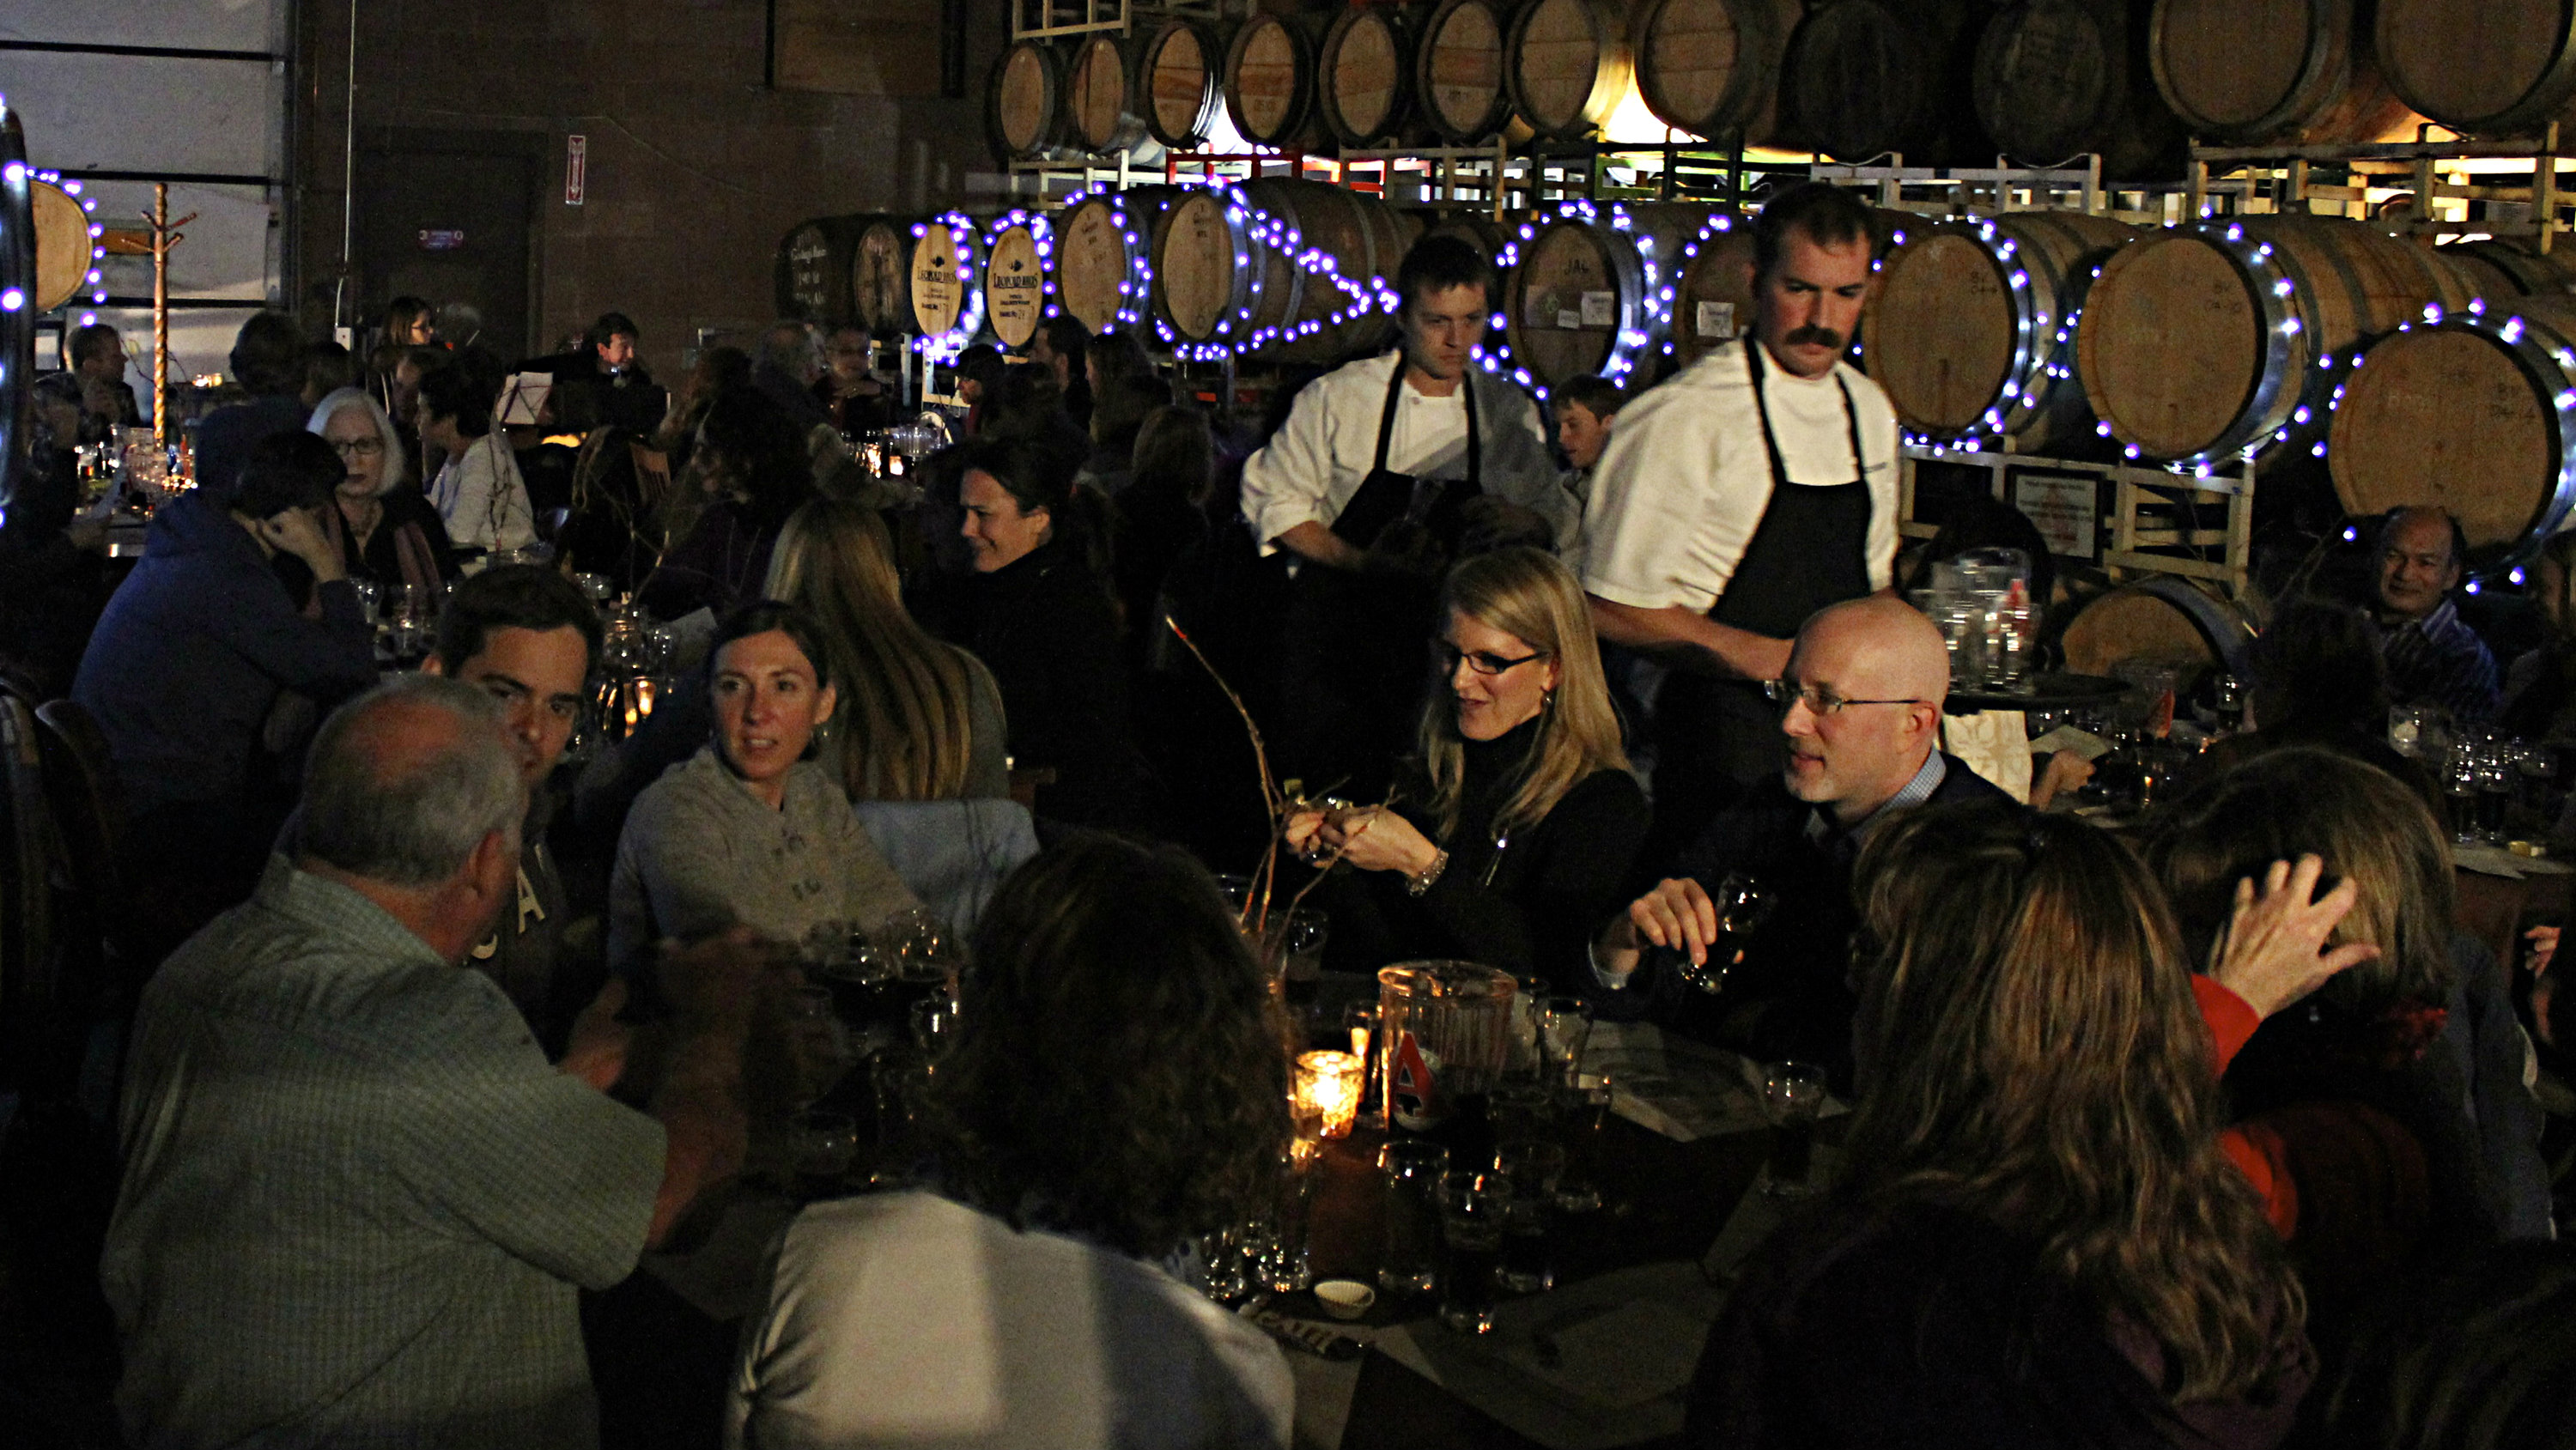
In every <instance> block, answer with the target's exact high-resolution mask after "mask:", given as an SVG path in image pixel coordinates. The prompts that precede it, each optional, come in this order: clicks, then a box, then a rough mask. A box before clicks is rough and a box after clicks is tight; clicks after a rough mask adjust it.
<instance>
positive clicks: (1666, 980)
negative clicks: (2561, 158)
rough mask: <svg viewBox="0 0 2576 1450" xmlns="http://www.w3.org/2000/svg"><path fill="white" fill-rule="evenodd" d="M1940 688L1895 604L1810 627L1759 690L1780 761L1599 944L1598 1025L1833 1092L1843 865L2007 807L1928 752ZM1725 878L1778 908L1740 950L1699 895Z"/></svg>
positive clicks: (1842, 1044)
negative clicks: (1787, 1074)
mask: <svg viewBox="0 0 2576 1450" xmlns="http://www.w3.org/2000/svg"><path fill="white" fill-rule="evenodd" d="M1949 689H1950V656H1949V651H1948V650H1947V648H1945V647H1944V646H1943V644H1942V642H1941V631H1940V630H1939V629H1937V628H1935V627H1934V626H1933V624H1932V622H1931V621H1930V620H1928V619H1926V618H1924V617H1923V616H1922V615H1921V614H1920V613H1918V612H1916V611H1915V610H1914V609H1913V608H1912V607H1910V606H1908V605H1906V604H1905V603H1903V602H1902V601H1900V600H1897V599H1894V598H1891V597H1889V596H1886V595H1871V596H1869V597H1867V598H1863V599H1855V600H1852V601H1850V602H1848V603H1844V604H1837V605H1834V606H1832V607H1830V608H1827V609H1823V610H1819V611H1818V612H1817V613H1815V614H1814V615H1812V616H1810V617H1809V618H1808V620H1807V622H1806V623H1805V624H1804V625H1803V626H1801V627H1800V628H1799V630H1798V634H1797V638H1796V639H1795V640H1794V641H1793V642H1792V644H1791V647H1790V652H1789V666H1788V669H1787V671H1786V672H1785V673H1784V674H1783V675H1782V676H1781V677H1780V678H1779V679H1778V680H1774V681H1772V682H1770V683H1769V685H1768V686H1767V687H1766V690H1767V693H1768V694H1769V695H1770V696H1771V698H1772V701H1773V706H1774V708H1775V709H1776V710H1777V711H1778V713H1779V720H1780V734H1781V736H1782V745H1783V746H1784V747H1785V750H1786V753H1787V756H1788V762H1787V764H1786V765H1784V766H1783V767H1782V768H1781V771H1780V774H1779V775H1778V777H1776V778H1775V779H1773V780H1770V781H1766V782H1764V783H1763V784H1762V785H1760V786H1757V787H1755V788H1754V789H1753V791H1752V792H1751V793H1750V794H1749V795H1747V796H1746V797H1745V799H1743V800H1742V801H1740V802H1738V803H1737V804H1736V805H1734V806H1732V807H1730V808H1729V809H1727V810H1726V811H1724V812H1722V813H1721V814H1720V815H1719V816H1718V817H1717V818H1716V820H1715V821H1714V822H1712V823H1711V824H1710V826H1709V827H1708V829H1707V830H1706V831H1705V832H1704V833H1703V834H1702V835H1701V836H1700V838H1699V840H1698V842H1697V844H1695V845H1693V846H1692V847H1691V848H1690V849H1689V850H1688V851H1686V852H1684V853H1683V854H1682V857H1681V860H1680V862H1679V863H1678V866H1677V869H1676V870H1675V871H1674V873H1673V875H1672V877H1671V878H1670V879H1668V880H1666V881H1664V882H1663V883H1662V884H1660V885H1658V886H1657V887H1655V889H1654V890H1652V891H1649V892H1647V893H1646V894H1645V895H1644V896H1642V897H1640V898H1638V899H1637V900H1636V901H1635V902H1633V903H1631V904H1630V906H1629V908H1628V910H1627V912H1626V914H1624V915H1622V916H1620V917H1618V918H1617V919H1615V920H1613V921H1612V922H1611V923H1610V924H1609V926H1608V927H1607V928H1606V929H1605V930H1604V931H1603V932H1602V933H1601V936H1600V938H1599V939H1598V940H1597V941H1596V942H1595V943H1594V945H1593V970H1594V975H1595V977H1596V978H1597V981H1596V986H1597V988H1598V991H1597V992H1596V994H1595V995H1596V1000H1597V1001H1598V1003H1599V1009H1600V1013H1601V1015H1602V1016H1603V1017H1605V1018H1610V1019H1613V1020H1619V1019H1627V1020H1636V1019H1652V1020H1654V1021H1657V1022H1660V1023H1662V1024H1663V1025H1665V1026H1666V1027H1669V1028H1674V1029H1677V1030H1679V1031H1681V1032H1683V1033H1685V1034H1687V1035H1689V1036H1693V1037H1697V1038H1700V1039H1701V1040H1703V1041H1709V1042H1715V1043H1717V1044H1719V1045H1721V1046H1725V1047H1732V1048H1736V1049H1738V1050H1741V1051H1744V1052H1747V1053H1750V1054H1752V1055H1754V1056H1755V1057H1756V1058H1758V1059H1762V1060H1777V1059H1780V1058H1796V1059H1798V1060H1800V1061H1805V1062H1814V1063H1819V1064H1821V1065H1823V1066H1825V1067H1826V1068H1827V1069H1828V1071H1829V1072H1830V1073H1831V1074H1833V1075H1834V1077H1835V1080H1836V1082H1837V1085H1838V1086H1839V1085H1842V1084H1845V1083H1847V1082H1848V1079H1849V1067H1850V1061H1851V1014H1852V1008H1853V1002H1852V997H1851V992H1850V989H1849V988H1848V987H1847V986H1846V985H1845V969H1846V967H1847V966H1848V964H1849V960H1850V937H1851V932H1852V930H1853V928H1854V927H1856V926H1857V925H1858V924H1859V917H1858V914H1857V913H1856V912H1855V911H1854V910H1853V908H1852V903H1851V868H1852V862H1853V860H1854V859H1855V858H1856V857H1857V856H1858V855H1859V854H1860V848H1861V847H1862V845H1864V844H1865V843H1866V842H1867V841H1868V838H1869V836H1870V834H1871V833H1872V832H1873V831H1875V830H1876V829H1877V828H1878V826H1879V825H1880V823H1882V822H1884V821H1885V820H1886V819H1887V818H1888V817H1889V816H1891V815H1893V814H1894V813H1895V812H1897V811H1900V810H1903V809H1905V808H1906V807H1908V806H1915V805H1924V804H1946V803H1948V802H1951V801H1963V800H1978V799H1984V798H1989V797H1994V798H2000V797H2001V796H2002V794H2003V793H2002V792H2001V791H1998V790H1996V789H1995V788H1994V787H1993V786H1991V785H1988V784H1987V783H1986V782H1985V781H1983V780H1980V779H1978V777H1977V776H1976V774H1975V773H1974V772H1973V771H1971V770H1969V769H1968V767H1967V766H1966V765H1965V764H1963V763H1962V762H1961V761H1959V760H1958V759H1957V758H1956V757H1954V756H1950V755H1946V754H1943V753H1942V752H1941V750H1940V749H1939V742H1940V728H1941V700H1942V697H1943V696H1944V695H1946V694H1948V693H1949ZM1734 875H1746V876H1750V877H1752V878H1753V879H1754V880H1755V881H1757V882H1758V883H1760V885H1761V886H1762V887H1763V888H1764V889H1766V890H1767V891H1769V892H1770V893H1772V895H1773V896H1774V897H1775V898H1776V900H1777V903H1778V904H1777V906H1776V908H1775V909H1774V910H1773V911H1772V912H1771V914H1770V916H1769V918H1768V919H1767V921H1765V923H1764V924H1763V925H1762V926H1761V927H1760V928H1759V929H1757V930H1756V931H1755V932H1754V933H1753V934H1752V935H1751V936H1750V937H1749V938H1748V939H1746V940H1744V941H1741V942H1736V941H1727V942H1721V941H1719V930H1718V912H1717V908H1716V905H1715V903H1714V902H1713V900H1712V899H1711V892H1712V891H1713V890H1714V889H1716V888H1717V887H1719V886H1720V885H1722V884H1723V883H1724V882H1725V881H1726V879H1727V878H1728V877H1729V876H1734ZM1739 950H1740V951H1742V953H1743V960H1742V961H1740V962H1739V961H1734V960H1733V958H1734V956H1735V954H1736V952H1737V951H1739ZM1712 959H1715V961H1716V962H1717V963H1718V964H1719V965H1718V966H1716V967H1712V966H1710V965H1709V964H1710V963H1711V961H1712ZM1685 960H1687V962H1688V963H1689V964H1690V967H1691V970H1690V971H1688V972H1685V971H1684V970H1683V963H1684V962H1685ZM1693 977H1696V978H1698V982H1697V983H1694V982H1693V981H1692V980H1691V978H1693ZM1712 987H1714V988H1715V990H1711V988H1712Z"/></svg>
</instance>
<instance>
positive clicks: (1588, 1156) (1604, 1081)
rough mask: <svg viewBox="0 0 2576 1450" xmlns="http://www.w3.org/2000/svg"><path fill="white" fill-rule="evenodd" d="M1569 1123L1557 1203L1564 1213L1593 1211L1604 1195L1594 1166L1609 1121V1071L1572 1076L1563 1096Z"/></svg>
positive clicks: (1598, 1159)
mask: <svg viewBox="0 0 2576 1450" xmlns="http://www.w3.org/2000/svg"><path fill="white" fill-rule="evenodd" d="M1564 1101H1565V1103H1566V1106H1567V1110H1568V1113H1569V1115H1570V1126H1569V1128H1568V1130H1567V1132H1566V1134H1565V1136H1564V1139H1563V1141H1564V1143H1565V1175H1564V1177H1563V1178H1561V1179H1559V1180H1558V1182H1557V1186H1556V1206H1557V1209H1558V1211H1560V1212H1563V1213H1592V1212H1595V1211H1597V1210H1599V1209H1600V1207H1601V1205H1602V1202H1603V1199H1602V1194H1601V1184H1600V1180H1599V1178H1598V1176H1597V1166H1598V1165H1599V1164H1600V1162H1601V1161H1602V1158H1603V1150H1602V1134H1603V1131H1604V1130H1605V1129H1606V1128H1607V1127H1608V1125H1609V1121H1610V1103H1611V1086H1610V1074H1608V1073H1606V1072H1604V1073H1600V1074H1598V1075H1585V1076H1581V1077H1578V1078H1576V1079H1575V1081H1574V1086H1573V1089H1572V1090H1571V1091H1570V1092H1568V1093H1567V1094H1566V1096H1565V1099H1564Z"/></svg>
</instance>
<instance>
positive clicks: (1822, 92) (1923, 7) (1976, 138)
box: [1780, 0, 1995, 166]
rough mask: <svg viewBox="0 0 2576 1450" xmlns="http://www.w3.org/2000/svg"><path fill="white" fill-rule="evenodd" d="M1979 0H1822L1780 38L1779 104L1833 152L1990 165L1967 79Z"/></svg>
mask: <svg viewBox="0 0 2576 1450" xmlns="http://www.w3.org/2000/svg"><path fill="white" fill-rule="evenodd" d="M1992 8H1993V7H1992V6H1991V5H1990V4H1987V3H1985V0H1825V3H1822V4H1819V5H1817V6H1816V7H1815V8H1814V9H1812V10H1809V11H1808V12H1807V17H1806V19H1804V20H1802V21H1800V22H1799V24H1798V29H1797V32H1796V33H1795V34H1793V35H1792V36H1791V37H1790V38H1789V51H1788V55H1787V57H1786V59H1785V60H1784V61H1783V62H1782V70H1781V78H1780V104H1781V106H1782V107H1783V108H1784V109H1785V110H1786V111H1787V112H1788V113H1789V116H1790V119H1791V120H1792V121H1793V122H1794V123H1795V124H1796V126H1797V127H1798V130H1799V133H1800V134H1801V135H1803V136H1805V137H1808V138H1809V139H1811V140H1812V141H1813V142H1814V143H1815V144H1816V146H1817V147H1818V148H1819V149H1821V150H1823V151H1824V153H1825V154H1826V155H1828V156H1831V157H1833V158H1834V159H1835V160H1837V161H1850V162H1861V161H1867V160H1869V159H1870V158H1872V157H1875V156H1880V155H1884V154H1886V153H1889V152H1895V153H1898V154H1901V155H1903V156H1904V158H1905V160H1906V163H1907V164H1908V165H1913V166H1924V165H1933V166H1947V165H1954V164H1967V163H1970V162H1973V163H1975V164H1977V165H1991V164H1993V159H1994V154H1995V147H1994V143H1993V142H1992V141H1991V140H1989V139H1988V138H1987V137H1986V135H1985V132H1984V129H1983V127H1982V126H1981V125H1980V123H1979V122H1978V120H1977V113H1976V107H1975V105H1974V104H1973V102H1972V100H1971V98H1970V96H1969V90H1970V87H1969V84H1968V78H1969V76H1970V74H1971V73H1972V72H1973V71H1974V69H1975V66H1976V47H1977V40H1978V37H1979V36H1980V35H1981V34H1983V32H1984V28H1985V22H1986V19H1987V17H1988V15H1989V14H1990V13H1991V11H1992Z"/></svg>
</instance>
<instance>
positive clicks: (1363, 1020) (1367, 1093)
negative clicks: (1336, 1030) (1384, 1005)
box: [1342, 1002, 1386, 1128]
mask: <svg viewBox="0 0 2576 1450" xmlns="http://www.w3.org/2000/svg"><path fill="white" fill-rule="evenodd" d="M1342 1026H1343V1027H1344V1028H1345V1029H1347V1030H1348V1031H1349V1032H1350V1034H1351V1055H1352V1056H1354V1057H1357V1058H1358V1059H1359V1060H1360V1111H1359V1117H1358V1118H1357V1119H1356V1120H1355V1121H1356V1122H1357V1123H1358V1125H1359V1126H1360V1127H1363V1128H1383V1127H1385V1126H1386V1094H1385V1091H1384V1089H1383V1088H1382V1087H1381V1086H1380V1084H1379V1082H1378V1060H1377V1054H1376V1053H1374V1052H1371V1051H1369V1047H1370V1045H1371V1044H1372V1043H1374V1042H1376V1041H1377V1004H1376V1003H1375V1002H1354V1003H1352V1004H1351V1005H1350V1007H1349V1008H1348V1009H1347V1010H1345V1011H1344V1012H1343V1013H1342Z"/></svg>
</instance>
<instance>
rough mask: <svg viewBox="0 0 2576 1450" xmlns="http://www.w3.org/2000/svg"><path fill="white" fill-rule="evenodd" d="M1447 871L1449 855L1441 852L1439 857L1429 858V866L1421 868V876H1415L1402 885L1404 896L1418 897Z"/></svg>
mask: <svg viewBox="0 0 2576 1450" xmlns="http://www.w3.org/2000/svg"><path fill="white" fill-rule="evenodd" d="M1448 869H1449V853H1448V852H1446V851H1443V852H1441V853H1440V854H1439V855H1437V856H1434V857H1432V858H1431V864H1430V865H1428V866H1425V867H1423V868H1422V874H1421V875H1419V876H1415V877H1413V878H1411V879H1410V880H1407V881H1406V882H1405V883H1404V894H1405V895H1407V896H1420V895H1421V894H1422V893H1424V892H1426V891H1428V890H1430V889H1431V886H1432V883H1433V882H1436V881H1438V880H1439V879H1440V873H1441V872H1443V871H1446V870H1448Z"/></svg>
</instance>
